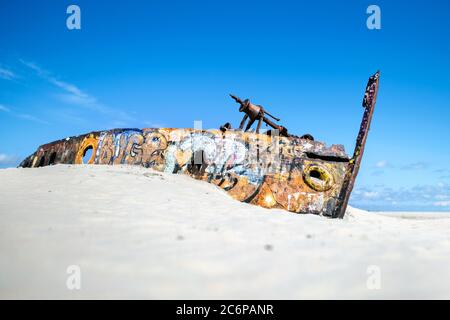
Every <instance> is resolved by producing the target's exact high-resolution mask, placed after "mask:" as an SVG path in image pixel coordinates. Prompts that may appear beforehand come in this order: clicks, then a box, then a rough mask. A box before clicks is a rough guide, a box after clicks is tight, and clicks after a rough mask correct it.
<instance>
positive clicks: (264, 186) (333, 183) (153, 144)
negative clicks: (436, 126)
mask: <svg viewBox="0 0 450 320" xmlns="http://www.w3.org/2000/svg"><path fill="white" fill-rule="evenodd" d="M88 149H92V151H93V152H92V157H91V158H90V159H88V160H85V161H86V163H88V164H99V165H101V164H104V165H116V164H130V165H142V166H144V167H149V168H153V169H155V170H158V171H165V172H170V173H182V174H187V175H189V176H191V177H193V178H196V179H200V180H204V181H207V182H210V183H213V184H215V185H217V186H219V187H221V188H222V189H224V190H225V191H227V192H228V193H229V194H230V195H231V196H232V197H233V198H235V199H236V200H239V201H243V202H247V203H251V204H255V205H259V206H262V207H266V208H280V209H285V210H288V211H292V212H297V213H307V212H308V213H316V214H321V215H328V216H330V215H331V213H332V212H333V208H334V206H335V202H336V199H337V196H338V195H339V191H340V189H341V186H342V183H343V178H344V173H345V170H346V167H347V164H348V160H349V159H348V156H347V155H346V154H345V152H344V149H343V147H342V146H336V145H334V146H331V147H329V148H327V147H326V146H325V145H324V144H323V143H320V142H315V141H309V140H302V139H298V138H284V137H278V136H276V137H271V136H267V135H263V134H254V133H247V132H242V131H232V130H231V131H227V132H221V131H219V130H211V131H197V130H194V129H143V130H139V129H116V130H111V131H102V132H92V133H89V134H85V135H81V136H78V137H71V138H67V139H64V140H60V141H56V142H53V143H50V144H46V145H43V146H41V147H39V149H38V150H37V151H36V152H35V153H34V154H33V155H31V156H30V157H28V158H27V159H25V160H24V161H23V162H22V163H21V166H22V167H39V166H46V165H52V164H57V163H66V164H81V163H83V155H84V154H85V153H86V151H87V150H88Z"/></svg>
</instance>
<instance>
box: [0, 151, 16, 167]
mask: <svg viewBox="0 0 450 320" xmlns="http://www.w3.org/2000/svg"><path fill="white" fill-rule="evenodd" d="M17 160H18V158H17V157H16V156H12V155H8V154H5V153H0V165H7V164H13V163H15V162H17Z"/></svg>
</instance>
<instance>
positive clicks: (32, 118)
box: [15, 113, 49, 124]
mask: <svg viewBox="0 0 450 320" xmlns="http://www.w3.org/2000/svg"><path fill="white" fill-rule="evenodd" d="M15 116H16V117H18V118H21V119H24V120H29V121H33V122H37V123H41V124H49V123H48V122H47V121H45V120H42V119H39V118H37V117H35V116H33V115H31V114H27V113H16V114H15Z"/></svg>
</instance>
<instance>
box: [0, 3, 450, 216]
mask: <svg viewBox="0 0 450 320" xmlns="http://www.w3.org/2000/svg"><path fill="white" fill-rule="evenodd" d="M70 4H77V5H79V7H80V8H81V30H68V29H67V27H66V18H67V16H68V15H67V14H66V9H67V7H68V6H69V5H70ZM370 4H377V5H378V6H379V7H380V8H381V26H382V28H381V30H369V29H367V27H366V19H367V17H368V15H367V14H366V8H367V7H368V5H370ZM449 12H450V2H449V1H445V0H441V1H439V0H436V1H432V2H431V1H372V2H369V1H345V2H344V1H261V0H260V1H232V0H231V1H230V0H228V1H189V0H182V1H126V2H125V1H99V0H97V1H81V0H80V1H63V0H60V1H52V0H40V1H24V0H14V1H6V0H0V44H1V45H0V166H1V167H9V166H14V165H17V163H18V162H19V160H20V159H22V158H24V157H25V156H27V155H29V154H31V153H32V152H34V151H35V149H36V148H37V146H38V145H40V144H42V143H46V142H49V141H53V140H56V139H59V138H63V137H66V136H70V135H78V134H81V133H85V132H89V131H93V130H100V129H111V128H116V127H137V128H142V127H153V126H165V127H192V126H193V121H194V120H202V121H203V127H204V128H217V127H218V126H220V125H221V124H223V123H224V122H225V121H231V122H232V123H233V124H234V126H237V125H238V123H239V120H240V118H241V115H240V114H239V113H238V112H237V106H236V104H234V102H233V101H232V100H231V99H230V98H229V97H228V93H234V94H237V95H239V96H241V97H248V98H251V99H252V100H253V101H254V102H256V103H258V104H262V105H264V106H265V107H266V108H267V109H268V110H270V111H271V112H272V113H274V114H275V115H277V116H279V117H280V118H281V119H282V121H281V123H282V124H283V125H285V126H286V127H287V128H289V131H290V132H291V133H295V134H299V135H300V134H303V133H311V134H312V135H313V136H314V137H315V138H316V139H317V140H321V141H325V142H327V143H328V144H332V143H339V144H343V145H344V146H345V148H346V150H347V152H348V153H349V154H351V153H352V151H353V147H354V142H355V138H356V134H357V132H358V127H359V123H360V120H361V116H362V112H363V109H362V107H361V100H362V95H363V92H364V88H365V85H366V81H367V78H368V77H369V76H370V75H371V74H373V73H374V72H375V71H376V70H378V69H380V70H381V82H380V83H381V84H380V92H379V98H378V103H377V107H376V111H375V115H374V119H373V124H372V130H371V132H370V136H369V139H368V142H367V148H366V153H365V157H364V159H363V165H362V168H361V171H360V175H359V177H358V180H357V185H356V188H355V192H354V194H353V196H352V199H351V204H353V205H355V206H359V207H362V208H364V209H369V210H446V211H449V210H450V183H449V180H450V167H449V164H450V148H449V141H450V129H449V122H450V90H449V88H450V77H449V76H448V75H449V74H450V61H449V57H450V41H449V40H450V39H449V30H450V19H448V15H449Z"/></svg>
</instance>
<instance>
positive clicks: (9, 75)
mask: <svg viewBox="0 0 450 320" xmlns="http://www.w3.org/2000/svg"><path fill="white" fill-rule="evenodd" d="M0 78H2V79H5V80H14V79H16V78H17V76H16V75H15V73H14V72H12V71H11V70H8V69H5V68H0Z"/></svg>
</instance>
